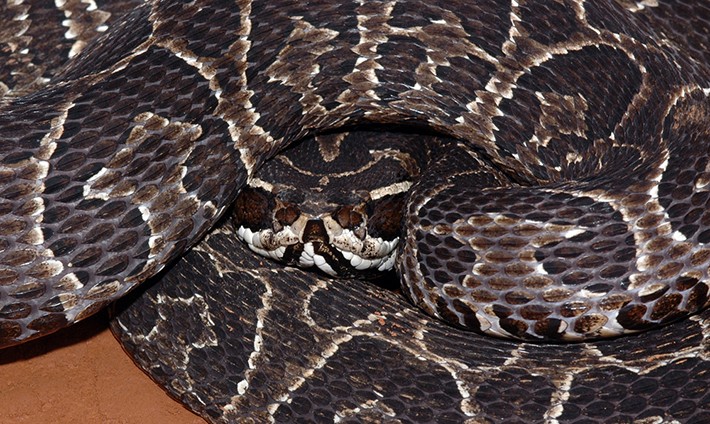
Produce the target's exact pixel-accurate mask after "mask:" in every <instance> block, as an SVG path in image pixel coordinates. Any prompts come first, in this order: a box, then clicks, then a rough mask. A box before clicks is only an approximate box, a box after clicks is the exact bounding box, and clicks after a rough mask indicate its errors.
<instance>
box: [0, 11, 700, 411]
mask: <svg viewBox="0 0 710 424" xmlns="http://www.w3.org/2000/svg"><path fill="white" fill-rule="evenodd" d="M0 19H1V20H2V22H3V26H2V29H0V54H2V57H3V65H2V67H0V94H2V97H0V140H1V142H0V146H1V147H0V199H1V200H0V209H1V210H2V215H1V216H0V234H1V235H2V238H0V345H2V346H11V345H15V344H18V343H22V342H24V341H27V340H31V339H34V338H37V337H41V336H43V335H46V334H49V333H52V332H54V331H57V330H58V329H61V328H63V327H66V326H68V325H70V324H72V323H74V322H76V321H79V320H81V319H84V318H86V317H88V316H90V315H92V314H94V313H95V312H97V311H99V310H101V309H102V308H104V307H106V306H108V305H109V304H112V303H113V302H114V301H116V300H117V299H119V298H123V299H121V301H120V302H119V303H118V304H116V305H114V306H113V307H114V308H115V312H114V313H115V319H114V321H113V323H112V330H113V331H114V333H115V335H116V336H117V338H118V339H119V341H120V342H121V343H122V344H123V346H124V348H125V350H126V351H127V352H128V353H129V354H130V355H131V356H132V357H133V359H134V361H135V362H136V363H137V364H138V365H139V366H140V367H141V368H143V369H144V370H145V371H146V372H147V373H148V374H149V375H150V376H151V377H152V378H153V379H154V380H155V381H156V382H157V383H158V384H160V385H161V386H162V387H163V388H164V389H165V390H166V391H167V392H168V393H169V394H170V395H171V396H174V397H175V398H177V399H178V400H179V401H180V402H182V403H183V404H184V405H185V406H186V407H188V408H190V409H191V410H193V411H195V412H196V413H198V414H199V415H201V416H203V417H204V418H205V419H206V420H208V421H212V422H343V421H348V422H500V421H509V422H530V421H536V422H591V421H600V422H697V423H699V422H702V420H703V417H707V416H708V414H710V395H709V394H708V385H709V383H708V381H709V379H708V372H709V370H710V361H709V360H708V346H709V345H710V344H709V343H708V336H709V335H710V330H708V328H709V327H710V315H708V310H707V308H706V306H707V305H708V275H707V274H708V262H710V249H708V248H707V246H706V243H708V242H710V228H709V226H710V218H707V216H708V215H707V214H708V212H706V209H707V208H706V207H705V205H706V203H707V202H708V198H709V197H710V188H709V187H708V185H709V184H710V171H708V166H709V165H708V162H709V155H708V141H707V136H708V134H710V131H708V127H707V121H708V119H707V118H708V116H710V114H709V113H708V112H709V110H708V107H709V106H710V104H709V103H708V98H707V97H708V96H709V95H710V85H709V84H708V82H709V81H710V73H709V70H710V69H709V67H708V63H709V60H708V59H710V57H708V56H709V55H708V54H707V45H709V44H710V35H708V34H710V8H709V7H708V5H707V4H706V3H705V2H702V1H685V2H675V1H667V2H663V1H656V0H643V1H630V0H595V1H591V0H590V1H581V0H560V1H557V0H538V1H525V0H517V1H514V0H513V1H503V0H460V1H447V2H443V1H437V0H434V1H427V2H425V1H420V0H382V1H368V0H355V1H349V2H336V1H332V0H317V1H309V2H298V1H287V0H274V1H270V2H266V1H260V0H232V1H226V0H225V1H206V0H194V1H190V2H182V1H173V0H155V1H145V2H143V1H105V2H103V1H96V0H93V1H92V0H89V1H70V0H66V1H57V2H55V3H54V4H51V3H47V2H39V1H9V2H6V3H4V4H3V5H0ZM372 130H377V131H383V130H386V131H393V132H394V133H396V134H397V135H396V136H395V137H396V138H399V137H400V136H406V137H407V139H408V140H409V141H407V142H405V143H404V146H406V147H392V149H397V150H398V152H399V153H398V154H400V157H404V156H406V155H405V154H403V153H401V151H402V150H403V149H404V150H406V149H409V150H406V151H413V152H414V153H413V154H414V155H417V154H423V153H422V152H423V151H425V150H432V152H434V151H435V152H434V153H435V156H434V157H433V158H431V159H427V160H426V161H425V162H427V163H426V166H423V167H422V168H421V169H419V168H418V166H417V167H416V168H417V169H416V170H415V171H416V172H414V173H413V179H412V181H411V182H410V181H409V180H408V181H406V182H403V181H397V182H396V183H391V182H384V177H382V178H383V179H382V180H381V181H380V183H379V184H380V185H379V186H377V187H375V188H374V190H369V191H368V190H365V191H367V193H365V197H369V198H370V199H369V200H374V201H377V200H378V199H387V198H389V197H388V196H391V195H398V194H402V193H404V192H405V190H403V189H402V187H404V186H407V187H406V188H407V190H406V195H405V196H404V197H405V198H406V200H405V201H404V204H403V205H402V207H401V210H400V211H399V212H397V214H395V215H396V216H401V219H400V220H401V228H402V231H401V232H400V233H398V234H399V235H398V236H397V237H398V238H399V239H398V243H397V247H396V248H395V250H396V257H394V259H392V260H391V261H390V260H384V261H380V262H377V263H376V266H375V267H376V268H380V267H383V268H384V264H388V263H391V265H392V266H393V267H394V268H395V270H396V273H395V275H394V276H392V274H390V275H389V277H387V278H388V279H389V280H394V281H389V282H388V283H387V284H384V285H377V284H372V283H370V282H367V281H365V280H364V279H363V278H360V276H359V274H358V273H357V272H350V271H342V272H339V271H340V270H341V267H340V265H342V260H343V259H344V260H345V261H350V262H351V263H350V264H351V265H352V264H353V263H352V259H353V258H354V256H355V254H357V255H358V256H360V255H362V257H359V259H358V260H357V261H356V262H357V264H356V268H357V265H361V264H362V263H363V262H364V259H367V260H368V261H370V262H375V260H374V259H368V258H369V257H365V255H366V254H365V251H366V250H367V249H365V250H359V251H357V252H356V253H352V252H349V253H347V254H346V255H344V254H343V251H344V250H343V249H342V246H335V248H328V249H330V250H322V251H319V252H320V253H318V255H316V251H315V249H314V250H313V254H311V257H312V259H313V263H314V264H316V262H318V263H320V264H321V265H323V263H328V264H336V265H334V266H333V265H328V266H327V267H324V268H321V269H322V270H323V271H326V273H325V275H324V274H323V273H320V274H319V273H308V272H305V271H302V270H299V269H296V268H293V267H292V266H291V265H293V263H291V264H290V265H287V266H286V267H281V266H278V265H275V264H274V263H272V262H270V261H268V260H266V259H263V258H259V257H256V256H254V255H253V254H252V252H250V250H249V248H248V247H246V246H244V245H242V244H241V243H240V242H239V241H238V237H237V236H238V235H239V233H241V235H242V238H244V234H245V231H244V229H243V228H244V227H243V226H242V229H240V228H238V227H239V224H237V223H235V222H232V221H230V220H228V219H226V218H225V216H226V214H227V211H228V210H229V208H230V205H232V204H233V203H234V202H235V201H236V202H237V203H238V204H240V203H241V205H242V206H245V207H246V209H245V210H246V211H248V212H250V211H252V209H251V208H252V207H253V208H256V207H260V206H261V205H258V204H257V203H258V202H251V201H250V200H249V198H248V197H247V198H246V199H247V200H244V198H243V197H238V196H239V195H240V192H245V193H246V192H247V190H248V189H247V187H248V186H249V184H252V185H253V184H254V182H259V181H261V182H262V184H261V187H262V188H264V187H265V186H266V185H268V184H265V183H264V181H266V180H265V178H266V177H263V176H261V175H260V174H259V172H262V170H265V169H267V168H268V167H269V166H270V165H269V164H270V163H271V164H272V165H273V164H274V163H276V162H277V161H279V160H285V159H284V158H287V157H288V156H287V155H288V149H289V148H290V147H289V146H292V147H293V148H294V149H298V148H300V147H299V146H302V145H307V144H308V143H311V142H315V143H316V144H318V145H319V146H321V147H320V148H321V149H324V150H325V153H322V154H321V155H320V156H323V157H328V155H331V156H332V155H335V153H333V152H336V153H337V154H338V155H343V156H344V157H348V155H350V154H351V153H350V151H349V150H344V149H345V148H346V146H345V145H343V144H342V143H341V144H339V143H338V142H337V140H338V139H340V138H342V137H346V134H359V133H360V132H361V131H372ZM374 138H375V139H378V137H374ZM431 138H434V139H437V140H439V143H440V145H441V146H442V148H432V149H429V148H428V147H427V148H425V147H423V146H425V145H426V143H425V142H424V140H425V139H431ZM318 140H321V142H319V141H318ZM323 140H325V141H323ZM341 149H343V150H344V151H342V152H341ZM370 150H371V151H372V150H373V149H370ZM428 153H429V152H427V154H428ZM407 154H408V153H407ZM306 156H313V159H318V158H316V157H315V156H317V155H315V154H313V153H310V154H306ZM336 172H337V171H332V173H330V174H327V175H325V180H323V185H326V186H327V185H329V183H330V180H331V179H335V175H336ZM372 172H373V173H375V175H374V177H372V178H378V177H380V176H378V175H377V174H376V172H377V171H376V167H372ZM407 178H409V177H407ZM257 185H258V184H257ZM373 193H379V194H378V195H373ZM243 194H244V193H242V195H243ZM400 197H401V196H400ZM240 199H241V200H240ZM267 203H268V202H267ZM391 203H401V202H391ZM287 210H290V209H287ZM353 210H354V209H353ZM353 210H350V209H348V213H347V214H335V215H332V214H331V215H329V216H330V218H329V219H330V221H328V219H324V220H323V221H322V222H323V223H328V222H331V221H333V220H336V221H339V224H340V228H339V229H338V228H336V227H329V228H331V229H332V228H336V230H335V232H336V233H340V234H344V233H348V234H347V235H348V236H350V237H351V238H350V239H351V240H355V239H353V238H352V236H355V238H356V239H359V240H361V241H362V240H363V237H364V236H362V228H363V227H362V225H363V222H365V221H366V220H372V221H379V219H374V218H372V217H363V215H361V214H359V213H354V212H353ZM341 211H342V209H341ZM242 215H243V214H242ZM282 215H283V214H282ZM286 215H288V214H286ZM346 215H347V216H346ZM343 216H346V218H347V219H345V218H343V219H340V218H342V217H343ZM242 218H243V216H242ZM255 221H261V222H262V224H263V221H264V220H263V219H261V220H255ZM277 221H279V220H277ZM282 221H283V222H282ZM361 221H362V222H361ZM297 222H298V220H293V219H286V220H281V221H279V222H278V226H277V227H278V228H275V227H273V228H271V230H281V229H284V228H286V227H288V228H289V229H290V230H293V233H294V234H296V233H298V231H296V230H297V227H298V225H295V223H297ZM367 222H369V221H367ZM249 224H250V225H254V224H255V223H254V222H251V223H249ZM270 224H271V225H272V226H274V225H276V223H275V222H274V221H273V220H272V222H271V223H270ZM399 224H400V223H399V222H396V223H394V224H393V223H391V222H389V223H388V224H387V225H389V226H397V225H399ZM323 225H325V224H323ZM350 227H352V228H350ZM266 230H269V229H268V228H267V229H266ZM346 230H347V231H346ZM367 230H368V232H373V235H374V237H375V238H382V237H379V236H380V235H382V234H384V233H382V230H380V229H378V230H374V229H372V228H371V227H370V226H369V224H368V225H367ZM250 231H251V233H252V237H250V238H252V244H253V241H254V237H253V234H254V231H252V230H250ZM255 231H256V230H255ZM358 234H359V235H358ZM383 240H384V239H383ZM307 241H308V240H304V243H303V244H304V247H302V249H303V250H304V251H305V250H306V247H305V244H307V243H306V242H307ZM257 243H261V246H262V247H263V245H264V243H263V242H262V241H260V240H259V241H257ZM311 243H312V242H311ZM319 243H320V242H319ZM352 243H358V242H357V241H352ZM386 243H390V242H389V241H388V242H386ZM256 247H257V248H259V249H260V248H261V247H259V246H256ZM252 248H254V246H252ZM278 248H279V247H277V248H276V250H278ZM299 249H300V248H299ZM309 249H310V248H309ZM324 249H325V248H324ZM338 249H339V250H338ZM262 250H264V249H262ZM375 250H380V249H379V248H377V249H375ZM384 250H388V249H384ZM283 251H284V252H286V249H283ZM324 252H330V253H324ZM385 253H386V254H389V253H387V252H385ZM267 254H268V252H267ZM274 255H276V254H274V253H271V256H274ZM276 256H278V255H276ZM316 256H319V258H322V260H321V259H319V258H316ZM325 256H330V258H326V257H325ZM348 258H349V259H348ZM329 260H331V261H330V262H328V261H329ZM299 261H301V260H299ZM333 261H335V262H333ZM306 262H307V261H306ZM345 265H347V264H345ZM336 268H337V269H336ZM343 269H344V268H343ZM331 270H332V272H330V271H331ZM328 274H343V275H344V277H345V278H344V279H341V280H338V279H333V278H331V276H330V275H328ZM146 280H150V282H148V283H147V284H143V285H142V286H141V287H138V288H136V286H138V285H139V284H140V283H142V282H144V281H146ZM393 285H394V286H395V288H392V286H393ZM129 292H131V293H129ZM632 333H638V334H632ZM568 342H569V343H568ZM68 390H69V389H68Z"/></svg>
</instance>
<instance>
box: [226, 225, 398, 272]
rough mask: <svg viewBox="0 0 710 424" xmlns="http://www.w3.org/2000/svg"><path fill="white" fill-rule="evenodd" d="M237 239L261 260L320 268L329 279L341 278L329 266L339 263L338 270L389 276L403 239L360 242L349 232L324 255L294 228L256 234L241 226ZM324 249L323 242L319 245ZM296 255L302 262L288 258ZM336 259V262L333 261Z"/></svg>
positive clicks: (337, 237) (332, 244) (332, 241)
mask: <svg viewBox="0 0 710 424" xmlns="http://www.w3.org/2000/svg"><path fill="white" fill-rule="evenodd" d="M237 236H238V237H239V238H240V239H241V240H242V241H244V242H245V243H246V244H247V245H248V246H249V248H250V249H251V250H252V251H253V252H256V253H258V254H259V255H261V256H265V257H267V258H271V259H275V260H277V261H280V262H286V263H288V264H290V265H297V266H299V267H301V268H310V267H313V266H316V267H317V268H318V269H320V270H321V271H323V272H325V273H326V274H328V275H332V276H337V275H338V272H337V271H336V269H335V268H334V267H333V265H332V264H331V263H329V258H332V259H331V261H337V262H338V265H339V266H338V267H336V268H340V269H342V268H343V267H349V268H350V269H351V270H353V271H355V272H367V271H375V270H376V271H378V272H386V271H389V270H391V269H392V268H393V267H394V262H395V255H396V253H397V251H396V249H397V244H398V243H399V238H395V239H394V240H391V241H386V240H382V239H381V238H379V237H378V238H373V237H369V236H368V237H366V238H365V240H360V239H359V238H357V237H356V236H355V234H353V233H352V232H351V231H349V230H344V231H342V232H341V233H340V234H339V235H338V236H336V237H332V236H331V237H330V239H331V240H330V242H329V243H328V244H327V245H328V248H327V250H328V251H329V252H331V254H320V253H319V252H318V251H317V249H316V247H315V246H314V243H313V242H310V241H309V242H306V243H303V239H302V237H299V235H296V234H294V232H293V231H292V229H291V228H290V227H285V228H284V229H283V230H281V231H279V232H278V233H274V232H273V231H272V230H262V231H256V232H255V231H252V230H250V229H249V228H245V227H243V226H240V227H239V229H238V230H237ZM317 244H318V245H322V244H323V243H322V242H318V243H317ZM289 247H291V248H292V249H291V250H293V251H294V252H297V251H300V255H299V256H298V258H288V257H286V255H287V248H289ZM334 256H335V258H333V257H334Z"/></svg>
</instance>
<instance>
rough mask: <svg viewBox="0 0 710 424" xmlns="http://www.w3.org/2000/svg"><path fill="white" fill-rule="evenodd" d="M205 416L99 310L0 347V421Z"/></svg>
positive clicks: (197, 423)
mask: <svg viewBox="0 0 710 424" xmlns="http://www.w3.org/2000/svg"><path fill="white" fill-rule="evenodd" d="M5 423H8V424H9V423H12V424H22V423H32V424H42V423H52V424H54V423H59V424H63V423H67V424H68V423H72V424H76V423H82V424H83V423H102V424H103V423H110V424H119V423H120V424H123V423H126V424H128V423H141V424H153V423H156V424H158V423H160V424H163V423H169V424H182V423H189V424H204V421H203V420H202V419H201V418H199V417H197V416H196V415H194V414H192V413H191V412H190V411H188V410H187V409H185V408H183V407H182V406H181V405H180V404H179V403H177V402H176V401H174V400H172V399H171V398H170V397H169V396H168V395H167V394H165V392H163V391H162V390H161V389H160V387H158V386H157V385H156V384H155V383H153V382H152V381H151V380H150V378H148V377H147V376H146V375H145V374H143V372H142V371H141V370H140V369H138V368H137V367H136V366H135V365H134V364H133V362H131V360H130V358H129V357H128V355H126V353H125V352H123V350H122V349H121V346H120V345H119V344H118V342H117V341H116V340H115V339H114V338H113V336H112V335H111V333H110V332H109V331H108V328H107V319H106V316H105V315H103V314H99V316H97V317H94V318H90V319H88V320H86V321H84V322H82V323H79V324H78V325H75V326H73V327H71V328H69V329H65V330H63V331H60V332H58V333H55V334H52V335H51V336H49V337H45V338H43V339H38V340H34V341H32V342H29V343H26V344H24V345H20V346H15V347H12V348H9V349H4V350H0V424H5Z"/></svg>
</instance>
